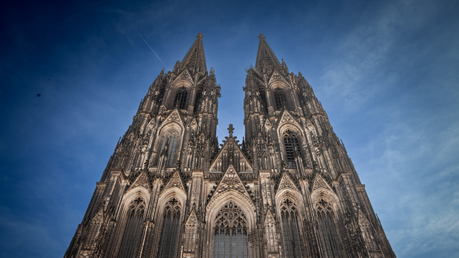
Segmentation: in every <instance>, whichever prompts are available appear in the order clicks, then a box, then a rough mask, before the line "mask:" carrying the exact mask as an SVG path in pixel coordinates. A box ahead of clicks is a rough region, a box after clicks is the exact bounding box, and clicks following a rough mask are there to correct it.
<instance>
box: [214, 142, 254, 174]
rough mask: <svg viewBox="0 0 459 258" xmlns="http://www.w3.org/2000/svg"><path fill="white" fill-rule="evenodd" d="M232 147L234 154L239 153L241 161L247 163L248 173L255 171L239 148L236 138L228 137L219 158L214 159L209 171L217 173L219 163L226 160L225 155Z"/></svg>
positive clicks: (218, 155)
mask: <svg viewBox="0 0 459 258" xmlns="http://www.w3.org/2000/svg"><path fill="white" fill-rule="evenodd" d="M230 145H232V147H233V150H234V152H238V153H239V157H240V159H241V160H240V161H242V162H245V167H246V171H253V168H252V165H251V164H250V162H249V160H248V159H247V157H246V156H245V155H244V153H243V152H242V150H241V149H240V148H239V145H238V144H237V143H236V141H235V140H234V137H228V140H226V142H225V144H224V145H223V147H222V148H221V150H220V151H219V152H218V154H217V157H216V158H215V159H214V161H213V162H212V164H211V165H210V168H209V171H217V163H218V162H220V161H221V160H222V159H223V158H224V157H223V153H225V152H227V151H228V149H229V146H230ZM228 168H229V167H228Z"/></svg>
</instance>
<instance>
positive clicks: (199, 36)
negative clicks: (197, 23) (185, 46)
mask: <svg viewBox="0 0 459 258" xmlns="http://www.w3.org/2000/svg"><path fill="white" fill-rule="evenodd" d="M196 38H197V39H202V38H204V36H203V35H202V33H201V32H199V33H198V36H196Z"/></svg>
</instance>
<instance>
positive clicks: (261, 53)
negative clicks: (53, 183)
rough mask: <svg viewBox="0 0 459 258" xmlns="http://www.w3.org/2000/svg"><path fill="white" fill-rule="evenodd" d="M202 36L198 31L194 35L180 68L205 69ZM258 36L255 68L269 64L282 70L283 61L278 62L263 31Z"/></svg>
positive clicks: (199, 70) (260, 68)
mask: <svg viewBox="0 0 459 258" xmlns="http://www.w3.org/2000/svg"><path fill="white" fill-rule="evenodd" d="M202 38H204V36H203V35H202V33H199V34H198V35H197V36H196V40H195V41H194V43H193V45H192V46H191V48H190V50H188V52H187V53H186V55H185V57H184V58H183V60H182V62H181V65H180V70H182V69H185V68H188V69H189V70H190V71H196V72H205V71H207V65H206V57H205V55H204V46H203V44H202ZM258 38H259V39H260V42H259V43H258V53H257V60H256V62H255V68H257V69H259V70H262V69H263V68H264V67H267V66H271V67H273V68H275V69H277V70H279V71H282V70H283V69H282V68H283V66H284V64H283V62H282V64H281V63H280V62H279V60H278V59H277V57H276V55H275V54H274V52H273V51H272V49H271V48H270V47H269V45H268V43H267V42H266V40H265V39H266V37H265V36H264V35H263V33H260V36H258Z"/></svg>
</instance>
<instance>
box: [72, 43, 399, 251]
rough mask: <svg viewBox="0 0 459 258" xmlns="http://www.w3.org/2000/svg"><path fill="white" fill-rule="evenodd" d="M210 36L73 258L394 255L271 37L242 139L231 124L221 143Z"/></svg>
mask: <svg viewBox="0 0 459 258" xmlns="http://www.w3.org/2000/svg"><path fill="white" fill-rule="evenodd" d="M202 38H203V36H202V35H201V34H199V35H198V36H197V39H196V41H195V42H194V44H193V45H192V47H191V48H190V50H189V51H188V53H187V54H186V55H185V57H184V59H183V60H182V61H181V62H180V61H177V63H176V64H175V66H174V68H173V70H172V71H169V72H167V73H165V72H164V71H161V73H160V74H159V76H158V77H157V78H156V80H155V81H154V82H153V83H152V84H151V86H150V88H149V90H148V92H147V95H146V96H145V98H144V99H143V100H142V102H141V103H140V106H139V109H138V111H137V114H136V115H135V116H134V119H133V123H132V125H131V126H130V127H129V129H128V130H127V132H126V134H125V135H124V136H123V138H122V139H121V140H120V141H119V142H118V144H117V146H116V148H115V152H114V154H113V155H112V156H111V157H110V160H109V162H108V164H107V167H106V169H105V171H104V172H103V175H102V178H101V181H100V182H98V183H97V185H96V189H95V191H94V195H93V198H92V199H91V202H90V204H89V206H88V210H87V212H86V214H85V216H84V218H83V221H82V222H81V224H80V225H79V226H78V228H77V231H76V233H75V236H74V238H73V239H72V242H71V243H70V246H69V248H68V250H67V252H66V253H65V257H68V258H70V257H161V258H162V257H174V258H175V257H204V258H213V257H215V258H216V257H254V258H262V257H265V258H278V257H348V258H353V257H395V254H394V253H393V251H392V249H391V246H390V244H389V242H388V240H387V238H386V236H385V233H384V230H383V228H382V226H381V223H380V221H379V219H378V218H377V216H376V214H375V212H374V211H373V208H372V206H371V203H370V201H369V199H368V196H367V194H366V191H365V186H364V185H363V184H361V182H360V180H359V177H358V175H357V172H356V171H355V169H354V166H353V164H352V162H351V160H350V158H349V157H348V156H347V152H346V149H345V147H344V145H343V143H342V142H341V141H340V140H339V138H338V137H337V136H336V135H335V133H334V132H333V129H332V127H331V125H330V122H329V121H328V116H327V114H326V112H325V111H324V110H323V108H322V105H321V104H320V102H319V101H318V100H317V98H316V97H315V95H314V92H313V90H312V88H311V86H310V85H309V83H308V82H307V81H306V79H305V78H304V77H303V76H302V75H301V73H298V75H295V74H293V73H290V72H289V70H288V68H287V65H286V64H285V62H284V61H283V60H282V62H279V60H278V59H277V57H276V56H275V55H274V52H273V51H272V50H271V48H270V47H269V45H268V44H267V42H266V40H265V37H264V36H263V34H261V35H260V37H259V39H260V41H259V46H258V53H257V59H256V65H255V67H252V68H250V69H249V70H247V77H246V83H245V87H244V88H243V90H244V91H245V100H244V113H245V116H244V124H245V139H244V140H242V142H241V143H239V141H238V140H236V137H235V136H233V130H234V128H233V127H232V125H230V126H229V128H228V130H229V134H228V137H225V138H226V139H225V140H224V141H223V144H222V145H221V146H219V144H218V140H217V137H216V129H217V122H218V120H217V110H218V98H219V97H220V86H218V85H217V83H216V78H215V72H214V71H213V70H212V68H211V69H210V71H208V70H207V66H206V60H205V56H204V49H203V43H202Z"/></svg>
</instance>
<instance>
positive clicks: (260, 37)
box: [257, 33, 266, 40]
mask: <svg viewBox="0 0 459 258" xmlns="http://www.w3.org/2000/svg"><path fill="white" fill-rule="evenodd" d="M257 38H259V39H260V40H264V39H265V38H266V37H265V35H263V33H260V36H258V37H257Z"/></svg>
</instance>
